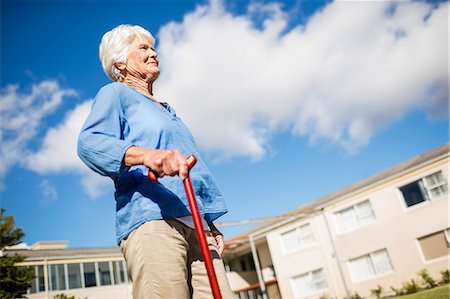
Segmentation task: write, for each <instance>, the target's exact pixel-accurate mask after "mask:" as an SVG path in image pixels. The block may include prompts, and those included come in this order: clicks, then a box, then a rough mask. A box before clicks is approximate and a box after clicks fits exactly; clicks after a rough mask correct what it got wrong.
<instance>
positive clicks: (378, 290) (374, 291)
mask: <svg viewBox="0 0 450 299" xmlns="http://www.w3.org/2000/svg"><path fill="white" fill-rule="evenodd" d="M370 293H371V294H372V295H374V296H377V298H378V299H379V298H380V297H381V293H383V287H382V286H380V285H378V286H377V288H376V289H372V290H370Z"/></svg>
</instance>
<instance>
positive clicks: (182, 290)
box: [78, 25, 233, 299]
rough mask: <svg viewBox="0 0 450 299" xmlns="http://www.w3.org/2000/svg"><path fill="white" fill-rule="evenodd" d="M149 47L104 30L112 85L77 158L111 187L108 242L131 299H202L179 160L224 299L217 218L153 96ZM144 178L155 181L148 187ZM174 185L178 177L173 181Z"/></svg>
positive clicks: (201, 177)
mask: <svg viewBox="0 0 450 299" xmlns="http://www.w3.org/2000/svg"><path fill="white" fill-rule="evenodd" d="M154 44H155V40H154V38H153V37H152V35H151V34H150V32H148V31H147V30H146V29H144V28H142V27H140V26H131V25H120V26H118V27H116V28H114V29H113V30H111V31H109V32H107V33H106V34H105V35H104V36H103V38H102V41H101V44H100V51H99V52H100V59H101V62H102V66H103V69H104V71H105V73H106V74H107V75H108V77H109V78H110V79H111V80H113V81H115V82H113V83H110V84H107V85H106V86H104V87H102V88H101V89H100V91H99V92H98V94H97V95H96V97H95V101H94V103H93V106H92V110H91V112H90V114H89V116H88V118H87V120H86V122H85V124H84V126H83V129H82V131H81V133H80V136H79V139H78V155H79V156H80V158H81V159H82V160H83V161H84V162H85V163H86V164H87V165H88V166H89V167H90V168H91V169H93V170H94V171H96V172H98V173H100V174H101V175H104V176H109V177H110V178H111V179H112V180H113V182H114V187H115V191H116V192H115V199H116V232H117V242H118V244H119V245H120V247H121V250H122V252H123V254H124V256H125V259H126V261H127V264H128V273H129V275H130V277H131V279H132V281H133V288H132V290H133V297H134V298H139V299H144V298H169V299H182V298H212V294H211V288H210V286H209V281H208V276H207V273H206V269H205V266H204V262H203V258H202V256H201V250H200V246H199V244H198V240H197V236H196V233H195V231H194V224H193V222H192V220H191V214H190V211H189V205H188V201H187V198H186V195H185V191H184V187H183V183H182V180H183V179H185V178H186V177H187V175H188V165H187V162H186V159H185V157H187V156H188V155H189V154H191V153H192V154H194V155H195V156H196V157H197V164H196V166H195V167H194V168H193V169H192V170H191V171H190V178H191V181H192V184H193V186H194V190H195V193H196V194H195V196H196V198H197V203H198V207H199V211H200V213H201V215H202V217H203V221H204V227H209V228H210V230H208V231H206V234H207V240H208V244H209V248H210V250H211V253H212V257H213V264H214V268H215V271H216V275H217V278H218V282H219V286H220V289H221V293H222V296H223V297H224V298H233V294H232V292H231V289H230V287H229V284H228V281H227V278H226V275H225V269H224V266H223V262H222V260H221V259H220V256H221V254H222V251H223V247H224V241H223V236H222V234H221V233H220V232H219V231H218V230H217V229H216V228H215V226H214V224H213V221H214V220H215V219H217V218H218V217H220V216H222V215H223V214H225V213H226V212H227V209H226V206H225V203H224V201H223V198H222V195H221V193H220V191H219V190H218V188H217V186H216V183H215V181H214V179H213V177H212V175H211V173H210V171H209V170H208V168H207V167H206V165H205V163H204V161H203V160H202V158H201V155H200V154H199V152H198V149H197V146H196V144H195V141H194V139H193V137H192V135H191V133H190V132H189V130H188V128H187V127H186V126H185V124H184V123H183V122H182V121H181V119H180V118H179V117H178V116H177V115H176V113H175V110H174V109H172V108H171V107H170V106H169V105H168V104H167V103H164V102H160V101H158V99H157V98H156V97H155V96H154V92H153V82H155V80H156V79H157V78H158V75H159V68H158V56H157V54H156V52H155V49H154ZM148 171H153V172H154V173H155V174H157V175H158V177H160V179H159V181H158V182H152V181H150V180H149V179H148V177H147V174H148ZM180 178H181V179H180Z"/></svg>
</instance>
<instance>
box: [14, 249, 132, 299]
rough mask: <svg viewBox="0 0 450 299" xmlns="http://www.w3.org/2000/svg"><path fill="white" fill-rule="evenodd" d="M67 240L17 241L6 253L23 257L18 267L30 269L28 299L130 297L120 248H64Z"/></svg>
mask: <svg viewBox="0 0 450 299" xmlns="http://www.w3.org/2000/svg"><path fill="white" fill-rule="evenodd" d="M67 245H68V242H67V241H62V242H54V241H53V242H37V243H36V244H34V245H32V246H26V245H24V244H19V245H18V246H14V247H12V248H9V249H8V250H7V254H16V253H17V254H19V255H22V256H25V257H26V260H25V261H24V262H23V263H21V265H22V266H30V267H33V268H34V272H35V278H34V279H33V280H32V281H31V288H30V289H29V290H28V293H27V294H26V296H27V298H30V299H53V297H54V296H55V295H57V294H66V295H70V296H75V297H76V298H77V299H78V298H80V299H84V298H89V299H92V298H108V299H116V298H117V299H119V298H120V299H125V298H130V299H131V298H132V296H131V282H130V280H129V278H128V274H127V271H126V265H125V260H124V258H123V255H122V252H121V251H120V248H118V247H114V248H81V249H71V248H67Z"/></svg>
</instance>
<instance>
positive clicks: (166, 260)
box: [120, 219, 234, 299]
mask: <svg viewBox="0 0 450 299" xmlns="http://www.w3.org/2000/svg"><path fill="white" fill-rule="evenodd" d="M207 242H208V246H209V250H210V253H211V256H212V258H213V264H214V269H215V272H216V275H217V280H218V282H219V287H220V291H221V294H222V297H223V299H228V298H229V299H232V298H234V296H233V292H232V291H231V289H230V286H229V283H228V280H227V277H226V275H225V267H224V265H223V261H222V259H221V258H220V256H219V254H218V252H217V245H216V241H215V239H214V237H213V236H212V235H211V233H210V232H209V231H208V232H207ZM120 248H121V249H122V252H123V255H124V256H125V260H126V261H127V265H128V274H129V275H130V277H131V280H132V281H133V298H134V299H147V298H150V299H153V298H161V299H189V298H194V299H201V298H205V299H212V298H213V297H212V292H211V287H210V284H209V280H208V275H207V273H206V268H205V265H204V262H203V257H202V253H201V250H200V246H199V243H198V240H197V235H196V232H195V230H194V229H192V228H190V227H188V226H186V225H185V224H183V223H181V222H179V221H177V220H176V219H164V220H154V221H150V222H146V223H144V224H143V225H141V226H140V227H138V228H137V229H136V230H134V231H133V232H132V233H131V234H130V235H129V236H128V237H127V238H126V239H124V240H122V242H121V243H120Z"/></svg>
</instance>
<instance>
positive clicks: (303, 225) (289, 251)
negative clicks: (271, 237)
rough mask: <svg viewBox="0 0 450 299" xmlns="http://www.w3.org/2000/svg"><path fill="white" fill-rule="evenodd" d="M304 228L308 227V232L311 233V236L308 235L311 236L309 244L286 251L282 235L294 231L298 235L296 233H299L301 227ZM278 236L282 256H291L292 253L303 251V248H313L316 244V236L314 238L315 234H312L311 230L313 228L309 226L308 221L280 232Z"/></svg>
mask: <svg viewBox="0 0 450 299" xmlns="http://www.w3.org/2000/svg"><path fill="white" fill-rule="evenodd" d="M306 226H309V229H310V231H311V234H310V235H311V236H312V241H311V243H308V244H305V245H300V246H299V247H296V248H293V249H287V248H286V246H285V242H284V238H283V235H284V234H286V233H288V232H291V231H296V232H297V234H299V232H298V231H299V230H300V229H301V228H302V227H306ZM278 236H279V239H280V244H281V249H282V252H283V254H284V255H288V254H291V253H294V252H297V251H300V250H303V249H305V248H308V247H310V246H313V245H314V244H315V243H316V236H315V233H314V230H313V226H312V224H311V222H310V221H308V222H304V223H302V224H300V225H296V226H295V227H294V228H289V229H287V230H283V231H282V232H280V233H279V234H278Z"/></svg>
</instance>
